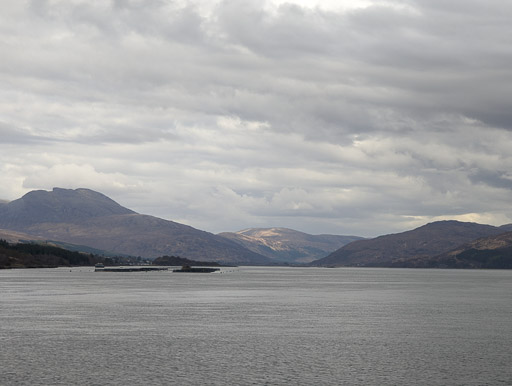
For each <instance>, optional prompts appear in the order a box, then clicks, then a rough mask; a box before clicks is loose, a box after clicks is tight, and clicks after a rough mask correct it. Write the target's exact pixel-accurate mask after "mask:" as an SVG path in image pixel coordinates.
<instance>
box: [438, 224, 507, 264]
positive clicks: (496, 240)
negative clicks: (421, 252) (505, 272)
mask: <svg viewBox="0 0 512 386" xmlns="http://www.w3.org/2000/svg"><path fill="white" fill-rule="evenodd" d="M500 229H503V228H502V227H500ZM432 260H433V261H434V262H436V263H437V265H438V266H444V267H449V268H452V267H453V268H459V267H462V268H495V269H501V268H507V269H512V232H506V233H501V234H499V235H494V236H489V237H484V238H481V239H477V240H475V241H472V242H470V243H467V244H464V245H461V246H459V247H457V248H455V249H453V250H451V251H449V252H445V253H443V254H441V255H438V256H436V257H435V258H433V259H432Z"/></svg>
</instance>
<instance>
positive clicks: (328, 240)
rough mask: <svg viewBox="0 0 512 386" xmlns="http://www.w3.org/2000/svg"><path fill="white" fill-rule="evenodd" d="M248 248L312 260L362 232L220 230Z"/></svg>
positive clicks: (284, 259) (278, 257)
mask: <svg viewBox="0 0 512 386" xmlns="http://www.w3.org/2000/svg"><path fill="white" fill-rule="evenodd" d="M219 236H222V237H225V238H228V239H230V240H233V241H234V242H236V243H238V244H240V245H242V246H244V247H245V248H247V249H249V250H251V251H253V252H256V253H258V254H260V255H263V256H266V257H268V258H271V259H274V260H276V261H280V262H294V263H310V262H312V261H314V260H317V259H320V258H322V257H325V256H327V255H328V254H329V253H331V252H332V251H335V250H337V249H338V248H341V247H342V246H344V245H346V244H349V243H351V242H352V241H355V240H361V239H362V237H358V236H339V235H310V234H308V233H304V232H299V231H296V230H293V229H288V228H250V229H245V230H242V231H238V232H224V233H219Z"/></svg>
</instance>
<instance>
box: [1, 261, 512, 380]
mask: <svg viewBox="0 0 512 386" xmlns="http://www.w3.org/2000/svg"><path fill="white" fill-rule="evenodd" d="M229 271H231V272H224V273H214V274H176V273H172V272H170V271H163V272H134V273H95V272H93V269H91V268H73V269H71V270H70V269H69V268H67V269H65V268H59V269H34V270H10V271H0V363H1V372H0V384H1V385H48V384H61V385H71V384H95V385H102V384H109V385H127V384H130V385H148V384H152V385H166V384H176V385H201V384H205V385H283V384H291V385H292V384H293V385H320V384H322V385H338V384H347V385H357V384H359V385H368V384H374V385H396V384H401V385H411V384H420V385H448V384H461V385H482V384H492V385H494V384H511V383H512V370H511V366H510V359H511V358H512V323H511V321H510V318H511V315H512V291H511V290H512V272H510V271H461V270H407V269H355V268H351V269H321V268H254V267H252V268H246V267H241V268H237V269H233V268H229Z"/></svg>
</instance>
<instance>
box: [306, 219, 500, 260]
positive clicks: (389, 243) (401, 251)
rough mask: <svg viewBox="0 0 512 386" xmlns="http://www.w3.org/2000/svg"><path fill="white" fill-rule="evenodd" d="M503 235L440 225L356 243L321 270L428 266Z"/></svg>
mask: <svg viewBox="0 0 512 386" xmlns="http://www.w3.org/2000/svg"><path fill="white" fill-rule="evenodd" d="M499 233H503V230H500V229H499V228H497V227H494V226H491V225H482V224H476V223H467V222H459V221H438V222H433V223H430V224H426V225H424V226H422V227H419V228H416V229H414V230H411V231H407V232H403V233H397V234H390V235H385V236H380V237H376V238H374V239H370V240H359V241H354V242H352V243H350V244H347V245H345V246H344V247H342V248H340V249H338V250H337V251H335V252H333V253H331V254H330V255H329V256H327V257H325V258H323V259H320V260H316V261H314V262H312V263H311V264H312V265H318V266H374V267H376V266H387V267H391V266H394V267H398V266H400V267H405V266H422V265H423V266H425V265H428V263H426V260H428V259H430V258H432V257H434V256H437V255H439V254H442V253H444V252H447V251H449V250H452V249H454V248H456V247H458V246H460V245H462V244H465V243H468V242H471V241H473V240H476V239H478V238H482V237H487V236H491V235H497V234H499Z"/></svg>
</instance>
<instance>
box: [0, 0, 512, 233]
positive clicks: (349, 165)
mask: <svg viewBox="0 0 512 386" xmlns="http://www.w3.org/2000/svg"><path fill="white" fill-rule="evenodd" d="M0 55H1V60H0V84H1V87H0V138H1V141H0V172H1V180H2V183H1V184H0V199H6V200H13V199H16V198H19V197H21V196H22V195H23V194H25V193H27V192H28V191H30V190H34V189H45V190H51V189H52V188H53V187H56V186H57V187H63V188H79V187H84V188H90V189H93V190H96V191H99V192H102V193H104V194H106V195H108V196H109V197H111V198H113V199H114V200H116V201H117V202H119V203H120V204H122V205H124V206H127V207H129V208H131V209H133V210H135V211H137V212H139V213H144V214H151V215H155V216H158V217H162V218H165V219H169V220H174V221H178V222H181V223H184V224H188V225H191V226H194V227H196V228H199V229H202V230H206V231H210V232H214V233H217V232H221V231H236V230H240V229H244V228H249V227H271V226H284V227H289V228H293V229H297V230H302V231H305V232H308V233H313V234H319V233H331V234H355V235H361V236H376V235H380V234H386V233H394V232H401V231H404V230H408V229H412V228H415V227H417V226H420V225H423V224H425V223H427V222H431V221H435V220H439V219H458V220H463V221H475V222H480V223H488V224H493V225H501V224H505V223H510V222H512V194H511V193H512V106H511V101H512V65H511V63H512V2H510V1H503V0H485V1H484V0H478V1H475V0H449V1H446V0H411V1H400V0H393V1H343V0H339V1H334V0H332V1H321V0H316V1H315V0H311V1H308V0H301V1H299V0H291V1H283V0H279V1H266V2H265V1H261V0H255V1H251V0H248V1H246V0H226V1H213V0H208V1H207V0H191V1H186V0H182V1H171V0H155V1H151V0H111V1H108V0H83V1H82V0H32V1H26V0H2V2H1V3H0Z"/></svg>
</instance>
